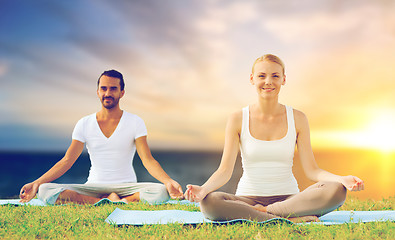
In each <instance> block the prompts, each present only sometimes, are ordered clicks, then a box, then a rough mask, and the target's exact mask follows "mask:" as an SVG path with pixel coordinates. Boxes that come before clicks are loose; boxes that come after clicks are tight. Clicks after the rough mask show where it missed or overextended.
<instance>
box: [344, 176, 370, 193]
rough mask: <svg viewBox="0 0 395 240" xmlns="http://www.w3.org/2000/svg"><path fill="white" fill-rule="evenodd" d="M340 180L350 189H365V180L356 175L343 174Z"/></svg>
mask: <svg viewBox="0 0 395 240" xmlns="http://www.w3.org/2000/svg"><path fill="white" fill-rule="evenodd" d="M340 181H341V183H342V184H343V185H344V186H345V187H346V188H347V189H348V190H349V191H361V190H364V189H365V184H364V183H363V181H362V180H361V179H359V178H357V177H355V176H351V175H349V176H343V177H341V180H340Z"/></svg>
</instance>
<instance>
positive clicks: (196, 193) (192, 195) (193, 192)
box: [184, 185, 207, 202]
mask: <svg viewBox="0 0 395 240" xmlns="http://www.w3.org/2000/svg"><path fill="white" fill-rule="evenodd" d="M206 195H207V192H206V190H205V189H204V188H203V187H201V186H197V185H187V190H186V191H185V194H184V196H185V199H187V200H189V201H190V202H201V201H202V200H203V199H204V198H205V197H206Z"/></svg>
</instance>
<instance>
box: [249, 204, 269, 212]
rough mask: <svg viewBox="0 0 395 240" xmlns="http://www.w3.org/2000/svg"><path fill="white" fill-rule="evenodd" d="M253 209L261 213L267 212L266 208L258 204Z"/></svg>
mask: <svg viewBox="0 0 395 240" xmlns="http://www.w3.org/2000/svg"><path fill="white" fill-rule="evenodd" d="M252 208H253V209H255V210H258V211H260V212H267V210H266V207H265V206H263V205H261V204H256V205H254V206H252Z"/></svg>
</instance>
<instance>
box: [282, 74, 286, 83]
mask: <svg viewBox="0 0 395 240" xmlns="http://www.w3.org/2000/svg"><path fill="white" fill-rule="evenodd" d="M286 79H287V78H286V76H285V75H284V79H283V82H282V83H281V85H285V83H286V82H287V80H286Z"/></svg>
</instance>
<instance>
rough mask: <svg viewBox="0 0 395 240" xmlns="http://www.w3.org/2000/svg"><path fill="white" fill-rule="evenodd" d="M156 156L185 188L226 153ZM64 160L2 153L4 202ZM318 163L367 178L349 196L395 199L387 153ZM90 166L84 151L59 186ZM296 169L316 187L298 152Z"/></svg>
mask: <svg viewBox="0 0 395 240" xmlns="http://www.w3.org/2000/svg"><path fill="white" fill-rule="evenodd" d="M152 154H153V156H154V157H155V159H156V160H158V162H159V163H160V164H161V166H162V167H163V169H164V170H165V171H166V172H167V173H168V174H169V175H170V177H172V178H173V179H174V180H176V181H178V182H179V183H180V185H181V186H182V188H183V190H185V186H186V185H187V184H197V185H201V184H203V183H204V182H205V181H206V180H207V179H208V178H209V177H210V176H211V174H212V173H213V172H214V171H215V170H216V169H217V168H218V166H219V163H220V160H221V155H222V152H220V151H164V150H153V151H152ZM63 156H64V152H39V151H0V162H1V163H2V167H1V168H0V198H15V197H18V195H19V191H20V188H21V187H22V186H23V185H24V184H26V183H28V182H31V181H34V180H35V179H37V178H38V177H40V176H41V175H42V174H44V173H45V172H46V171H47V170H48V169H50V168H51V167H52V166H53V165H54V164H55V163H56V162H57V161H59V160H60V159H61V158H62V157H63ZM315 157H316V160H317V163H318V165H319V166H320V167H321V168H323V169H325V170H327V171H329V172H332V173H334V174H339V175H355V176H358V177H359V178H361V179H362V180H364V182H365V190H364V191H362V192H353V193H349V195H352V196H355V197H358V198H361V199H367V198H370V199H376V200H378V199H381V198H387V197H389V196H395V190H394V188H393V186H394V185H395V178H394V177H393V175H392V174H393V173H394V171H395V164H394V162H395V161H394V160H395V154H394V153H391V154H382V153H378V152H373V151H367V150H358V151H357V150H352V151H351V150H338V151H316V152H315ZM133 166H134V168H135V172H136V175H137V179H138V182H158V181H157V180H156V179H155V178H153V177H152V176H151V175H150V174H149V173H148V172H147V170H146V169H145V168H144V167H143V165H142V163H141V160H140V158H139V157H138V155H137V154H136V156H135V158H134V160H133ZM89 168H90V160H89V156H88V153H87V152H85V151H84V152H83V153H82V154H81V156H80V158H79V159H78V160H77V161H76V163H75V164H74V165H73V166H72V168H71V169H70V170H69V171H68V172H67V173H66V174H64V175H63V176H62V177H60V178H59V179H57V180H55V181H54V182H57V183H85V182H86V180H87V177H88V173H89ZM293 171H294V174H295V177H296V179H297V181H298V185H299V189H300V190H303V189H305V188H306V187H308V186H310V185H311V184H313V182H311V181H310V180H308V179H307V178H306V176H305V175H304V173H303V169H302V167H301V163H300V160H299V157H298V154H297V153H295V158H294V167H293ZM241 174H242V167H241V161H240V156H238V158H237V161H236V166H235V169H234V172H233V175H232V178H231V180H230V181H229V182H228V183H227V184H225V185H224V186H223V187H221V188H220V189H219V191H224V192H229V193H234V192H235V190H236V187H237V183H238V181H239V179H240V177H241Z"/></svg>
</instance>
